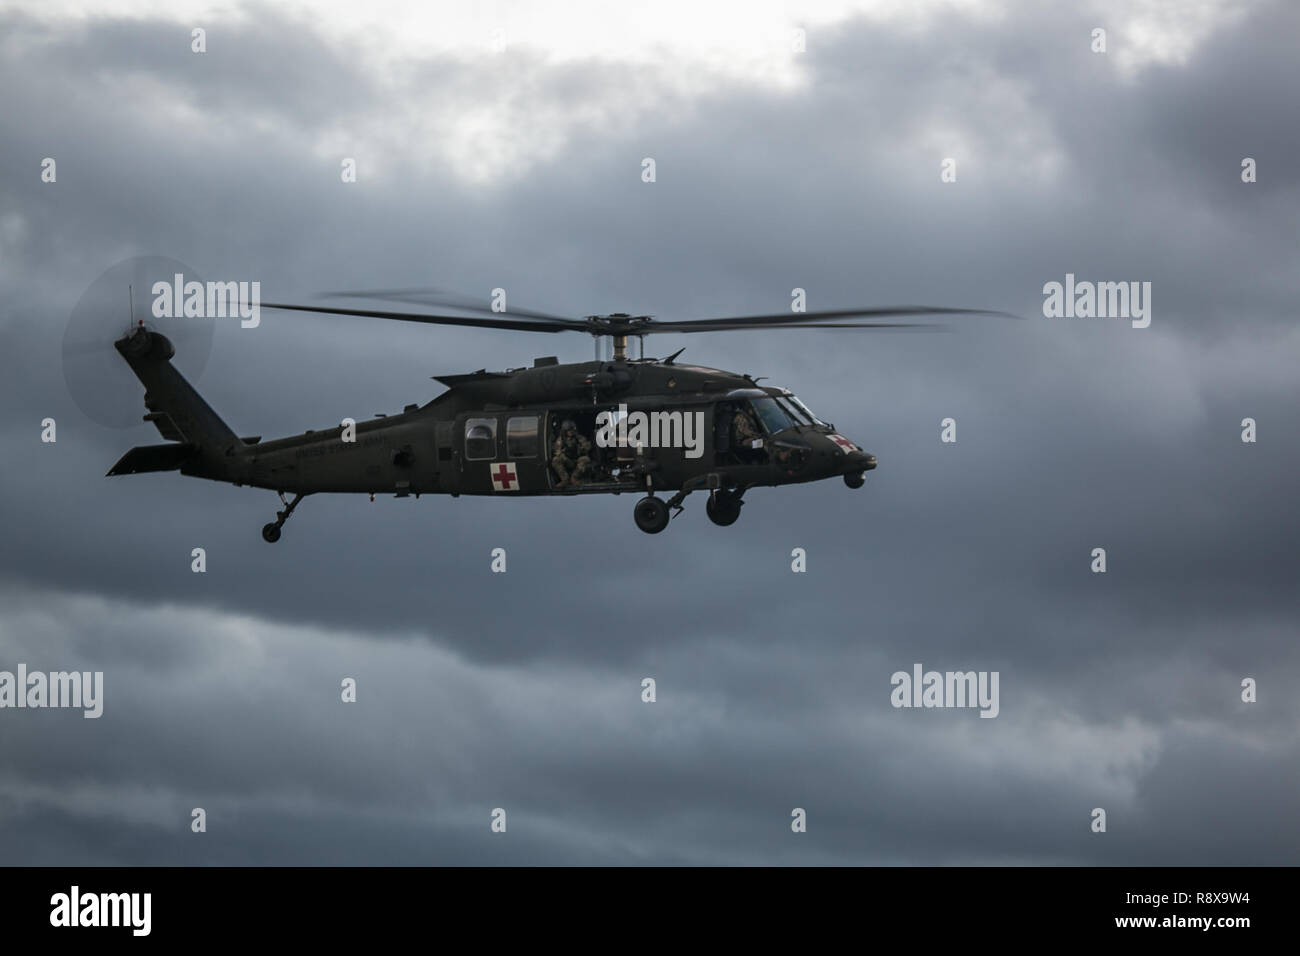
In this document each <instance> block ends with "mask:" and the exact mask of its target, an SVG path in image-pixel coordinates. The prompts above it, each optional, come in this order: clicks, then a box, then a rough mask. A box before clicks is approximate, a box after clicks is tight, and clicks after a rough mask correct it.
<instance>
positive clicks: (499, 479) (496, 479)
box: [490, 461, 519, 491]
mask: <svg viewBox="0 0 1300 956" xmlns="http://www.w3.org/2000/svg"><path fill="white" fill-rule="evenodd" d="M490 471H491V472H492V490H493V491H518V490H519V475H518V474H517V473H516V472H515V463H514V462H513V461H502V462H498V463H497V464H495V465H492V466H491V468H490Z"/></svg>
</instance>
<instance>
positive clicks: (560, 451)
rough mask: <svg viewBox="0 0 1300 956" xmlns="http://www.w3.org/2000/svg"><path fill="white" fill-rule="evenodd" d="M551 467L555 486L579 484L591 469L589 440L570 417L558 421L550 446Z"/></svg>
mask: <svg viewBox="0 0 1300 956" xmlns="http://www.w3.org/2000/svg"><path fill="white" fill-rule="evenodd" d="M551 452H552V456H551V468H552V470H554V472H555V478H556V481H555V487H557V488H562V487H564V486H565V485H579V484H581V483H582V481H583V480H584V479H585V478H587V477H588V476H589V474H590V471H591V442H590V441H588V440H587V437H586V436H585V435H583V434H582V433H580V432H579V431H578V426H577V424H576V423H575V422H574V421H573V419H572V418H566V419H565V420H564V421H563V422H561V423H560V433H559V434H558V435H557V436H556V437H555V442H554V444H553V445H552V447H551Z"/></svg>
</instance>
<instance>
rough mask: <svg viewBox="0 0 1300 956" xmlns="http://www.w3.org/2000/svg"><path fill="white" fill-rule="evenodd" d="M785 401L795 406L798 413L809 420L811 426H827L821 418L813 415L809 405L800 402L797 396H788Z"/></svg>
mask: <svg viewBox="0 0 1300 956" xmlns="http://www.w3.org/2000/svg"><path fill="white" fill-rule="evenodd" d="M785 400H786V401H788V402H789V403H790V404H791V405H793V406H794V407H795V408H796V409H797V410H798V412H799V413H800V415H802V416H803V417H806V418H807V419H808V422H809V424H812V425H825V424H826V423H825V422H824V421H822V420H821V419H820V418H818V417H817V416H816V415H814V414H813V413H812V409H811V408H809V407H808V406H807V405H805V404H804V403H803V402H801V401H799V399H798V398H797V397H796V396H794V395H787V396H785Z"/></svg>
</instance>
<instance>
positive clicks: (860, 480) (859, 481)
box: [844, 471, 867, 488]
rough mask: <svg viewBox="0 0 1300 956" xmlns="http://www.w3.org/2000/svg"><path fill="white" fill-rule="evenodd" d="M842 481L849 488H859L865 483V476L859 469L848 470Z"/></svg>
mask: <svg viewBox="0 0 1300 956" xmlns="http://www.w3.org/2000/svg"><path fill="white" fill-rule="evenodd" d="M844 483H845V484H846V485H848V486H849V487H850V488H861V487H862V486H863V485H865V484H866V483H867V476H866V475H865V474H863V473H862V472H860V471H850V472H848V473H847V474H846V475H845V476H844Z"/></svg>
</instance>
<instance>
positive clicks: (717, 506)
mask: <svg viewBox="0 0 1300 956" xmlns="http://www.w3.org/2000/svg"><path fill="white" fill-rule="evenodd" d="M744 503H745V502H744V501H742V500H741V498H740V496H739V495H736V494H734V493H733V492H730V491H727V490H726V489H725V488H719V489H718V490H717V491H715V492H713V494H711V495H709V500H708V501H707V502H706V503H705V505H704V510H705V512H706V513H707V514H708V516H709V520H710V521H712V522H713V523H714V524H716V525H719V526H721V527H723V528H725V527H726V526H727V525H729V524H735V523H736V519H737V518H739V517H740V506H741V505H743V504H744Z"/></svg>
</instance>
